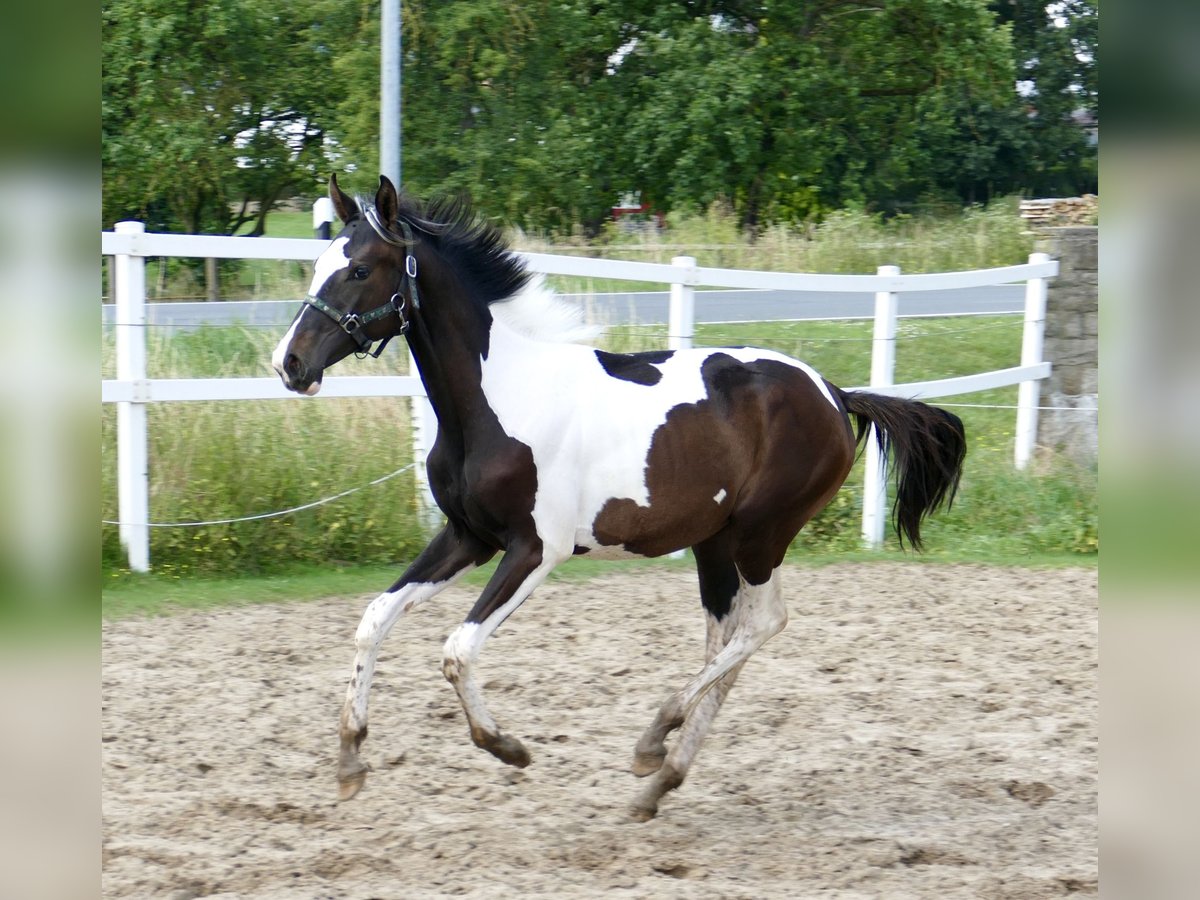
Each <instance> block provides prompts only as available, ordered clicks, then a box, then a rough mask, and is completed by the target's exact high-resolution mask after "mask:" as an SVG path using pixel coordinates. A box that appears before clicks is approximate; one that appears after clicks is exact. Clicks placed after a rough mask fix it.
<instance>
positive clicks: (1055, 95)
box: [992, 0, 1099, 196]
mask: <svg viewBox="0 0 1200 900" xmlns="http://www.w3.org/2000/svg"><path fill="white" fill-rule="evenodd" d="M992 8H993V10H994V11H995V12H996V14H997V17H998V19H999V20H1000V21H1001V22H1002V23H1005V24H1007V25H1008V26H1009V27H1011V29H1012V34H1013V41H1012V43H1013V59H1014V62H1015V64H1016V67H1017V78H1018V79H1019V80H1020V82H1021V85H1022V90H1023V92H1024V102H1025V105H1026V112H1027V116H1026V120H1025V132H1026V137H1027V142H1028V149H1029V152H1028V156H1027V158H1026V162H1025V172H1024V175H1025V181H1024V187H1026V188H1027V189H1028V190H1029V191H1030V192H1032V193H1034V194H1036V195H1040V196H1047V195H1054V194H1074V193H1077V192H1080V191H1094V190H1095V189H1096V147H1095V146H1094V145H1093V144H1092V143H1091V142H1090V141H1089V135H1088V132H1087V130H1086V129H1085V128H1083V127H1081V126H1080V124H1079V122H1078V121H1077V120H1076V116H1077V114H1078V113H1080V112H1085V113H1088V114H1090V116H1092V117H1093V118H1094V117H1095V116H1096V115H1097V113H1098V105H1099V85H1098V74H1097V73H1098V60H1097V55H1098V53H1099V29H1098V15H1097V12H1098V11H1097V7H1096V2H1095V0H1060V2H1058V3H1055V4H1053V5H1051V6H1048V5H1047V4H1046V3H1045V2H1036V0H994V2H993V3H992Z"/></svg>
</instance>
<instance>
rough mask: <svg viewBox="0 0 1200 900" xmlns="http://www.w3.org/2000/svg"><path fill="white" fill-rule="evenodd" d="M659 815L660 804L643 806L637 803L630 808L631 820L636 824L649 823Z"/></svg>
mask: <svg viewBox="0 0 1200 900" xmlns="http://www.w3.org/2000/svg"><path fill="white" fill-rule="evenodd" d="M657 815H658V804H657V803H656V804H654V805H653V806H642V805H641V804H640V803H635V804H634V805H633V806H631V807H629V818H630V819H632V820H633V821H635V822H649V821H650V820H651V819H653V818H654V817H655V816H657Z"/></svg>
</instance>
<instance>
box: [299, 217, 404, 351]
mask: <svg viewBox="0 0 1200 900" xmlns="http://www.w3.org/2000/svg"><path fill="white" fill-rule="evenodd" d="M363 212H364V214H365V218H366V220H367V222H368V223H370V225H371V227H372V228H373V229H375V232H376V233H377V234H378V235H379V236H380V237H381V238H383V239H384V240H385V241H387V242H388V243H389V244H393V245H395V246H397V247H403V248H404V250H405V256H404V275H403V276H402V278H401V280H400V287H399V288H398V289H397V290H396V292H395V293H394V294H392V296H391V299H390V300H388V302H387V303H385V304H383V305H382V306H377V307H375V309H372V310H370V311H369V312H365V313H354V312H342V311H341V310H340V309H334V308H333V307H332V306H330V305H329V304H328V303H326V302H325V301H324V300H322V299H321V298H320V297H318V296H316V295H315V294H306V295H305V297H304V302H305V303H306V304H308V305H309V306H311V307H312V308H313V309H315V310H317V312H320V313H323V314H324V315H326V316H328V317H329V318H331V319H333V321H334V322H336V323H337V325H338V327H339V328H341V329H342V331H344V332H346V334H348V335H350V337H351V338H353V339H354V343H355V344H357V345H358V350H357V351H356V352H357V354H358V355H359V356H371V357H372V358H374V359H378V358H379V354H381V353H382V352H383V348H384V347H386V346H387V345H388V341H390V340H391V339H392V338H393V337H394V336H395V335H390V334H389V335H388V336H387V337H385V338H384V339H383V340H382V341H380V342H379V346H377V347H376V348H375V349H374V350H371V338H369V337H367V336H366V335H365V334H363V331H364V330H365V329H366V327H367V326H368V325H370V324H371V323H373V322H377V321H379V320H380V319H383V318H386V317H387V316H390V315H392V314H393V313H394V314H395V315H397V316H399V317H400V331H399V332H398V334H406V333H407V332H408V329H409V325H410V323H409V320H408V316H407V315H406V314H405V311H406V309H407V303H406V301H405V299H404V294H405V289H406V288H407V293H408V296H409V298H410V299H411V300H412V305H413V309H420V308H421V297H420V293H419V292H418V290H417V258H416V257H415V256H413V253H412V248H413V236H412V229H411V228H410V227H409V225H408V223H407V222H405V221H403V220H401V221H400V228H401V230H402V231H403V232H404V240H403V241H400V240H398V239H397V238H395V237H394V236H393V235H391V234H390V233H389V232H388V231H387V229H385V228H383V226H382V224H381V223H380V221H379V216H378V214H377V213H376V212H375V210H374V208H372V207H367V208H366V209H364V210H363Z"/></svg>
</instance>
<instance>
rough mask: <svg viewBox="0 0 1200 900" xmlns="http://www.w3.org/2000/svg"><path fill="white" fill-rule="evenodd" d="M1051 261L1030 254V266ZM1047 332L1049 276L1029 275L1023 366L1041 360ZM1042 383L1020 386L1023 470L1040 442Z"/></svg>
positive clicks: (1018, 459)
mask: <svg viewBox="0 0 1200 900" xmlns="http://www.w3.org/2000/svg"><path fill="white" fill-rule="evenodd" d="M1048 262H1050V256H1049V254H1046V253H1031V254H1030V255H1029V264H1030V265H1031V266H1036V265H1040V264H1042V263H1048ZM1045 333H1046V279H1045V278H1030V279H1029V280H1028V281H1026V282H1025V329H1024V331H1023V332H1022V334H1021V365H1023V366H1035V365H1037V364H1038V363H1040V362H1041V361H1042V343H1043V338H1044V336H1045ZM1040 394H1041V384H1040V382H1038V381H1022V382H1021V384H1020V386H1019V387H1018V388H1017V439H1016V442H1015V445H1014V447H1013V464H1014V465H1015V466H1016V467H1017V468H1018V469H1024V468H1025V467H1026V466H1027V465H1029V460H1030V459H1032V458H1033V447H1034V445H1035V444H1036V443H1037V426H1038V400H1039V399H1040Z"/></svg>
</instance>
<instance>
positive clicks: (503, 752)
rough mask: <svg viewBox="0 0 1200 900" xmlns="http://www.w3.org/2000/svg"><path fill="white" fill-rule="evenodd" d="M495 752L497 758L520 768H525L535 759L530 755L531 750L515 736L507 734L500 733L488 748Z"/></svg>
mask: <svg viewBox="0 0 1200 900" xmlns="http://www.w3.org/2000/svg"><path fill="white" fill-rule="evenodd" d="M488 749H489V750H491V751H492V753H494V754H495V756H496V758H497V759H499V760H500V761H501V762H506V763H508V764H509V765H510V766H516V767H517V768H518V769H523V768H525V767H526V766H527V765H529V764H530V763H531V762H532V761H533V757H531V756H530V755H529V751H528V750H526V749H525V745H524V744H522V743H521V742H520V741H518V740H517V739H516V738H514V737H509V736H508V735H507V734H502V735H500V736H499V737H498V738H497V739H496V742H495V743H494V744H493V745H492V746H491V747H489V748H488Z"/></svg>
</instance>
